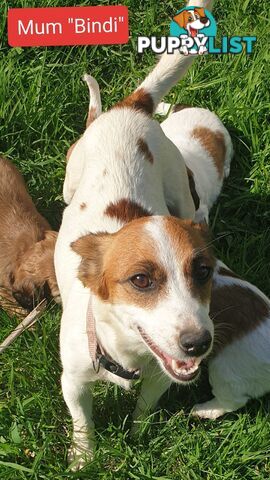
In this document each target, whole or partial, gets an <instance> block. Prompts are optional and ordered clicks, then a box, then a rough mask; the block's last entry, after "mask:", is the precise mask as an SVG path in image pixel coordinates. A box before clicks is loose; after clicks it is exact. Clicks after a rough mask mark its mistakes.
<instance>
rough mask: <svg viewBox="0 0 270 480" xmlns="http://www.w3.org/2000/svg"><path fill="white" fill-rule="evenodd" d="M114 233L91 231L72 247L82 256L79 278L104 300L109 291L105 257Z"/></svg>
mask: <svg viewBox="0 0 270 480" xmlns="http://www.w3.org/2000/svg"><path fill="white" fill-rule="evenodd" d="M112 238H113V234H110V233H95V234H94V233H90V234H88V235H85V236H84V237H81V238H79V239H78V240H76V241H75V242H73V243H71V248H72V250H74V252H76V253H77V254H78V255H80V256H81V257H82V260H81V264H80V266H79V270H78V278H79V279H80V280H81V282H82V284H83V285H84V286H85V287H88V288H90V289H91V290H92V292H93V293H94V294H95V295H98V296H99V297H101V298H102V299H103V300H107V299H108V297H109V292H108V288H107V284H106V279H105V272H104V257H105V255H106V253H107V251H108V249H109V247H110V245H111V242H112Z"/></svg>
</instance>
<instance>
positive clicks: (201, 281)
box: [71, 216, 215, 382]
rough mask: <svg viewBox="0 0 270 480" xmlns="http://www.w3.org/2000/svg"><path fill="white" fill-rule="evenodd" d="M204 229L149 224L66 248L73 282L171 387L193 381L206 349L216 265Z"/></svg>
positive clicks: (156, 220) (157, 221) (171, 221)
mask: <svg viewBox="0 0 270 480" xmlns="http://www.w3.org/2000/svg"><path fill="white" fill-rule="evenodd" d="M205 229H206V227H205V226H201V225H198V224H194V223H192V222H191V221H183V220H179V219H176V218H174V217H158V216H152V217H151V216H150V217H145V218H140V219H137V220H133V221H132V222H130V223H128V224H127V225H125V226H124V227H123V228H122V229H120V230H119V231H118V232H117V233H113V234H109V233H97V234H88V235H86V236H84V237H81V238H79V239H78V240H77V241H75V242H73V243H72V245H71V246H72V248H73V250H74V251H75V252H76V253H77V254H79V255H80V256H81V258H82V259H81V264H80V267H79V272H78V276H79V279H80V280H81V281H82V283H83V284H84V286H85V287H89V288H90V289H91V291H92V292H93V293H94V295H95V296H96V300H97V305H99V306H100V303H101V304H103V306H104V305H107V306H108V307H109V309H108V310H109V311H110V313H113V316H114V318H117V319H118V321H119V322H120V324H121V325H122V328H123V329H124V331H129V332H131V336H132V338H133V339H134V337H135V338H136V341H135V343H136V344H137V345H138V344H139V345H140V350H141V349H142V350H143V352H144V354H145V352H148V353H150V352H151V354H152V355H153V356H154V357H156V359H157V360H158V362H159V363H160V365H161V366H162V368H163V370H164V371H165V372H166V373H167V374H168V375H169V376H170V377H171V378H172V379H173V380H174V381H177V382H189V381H192V380H193V379H194V378H195V377H196V376H197V374H198V372H199V364H200V362H201V360H202V359H203V358H204V357H205V356H206V355H207V354H208V353H209V351H210V350H211V346H212V337H213V324H212V321H211V320H210V318H209V315H208V312H209V302H210V294H211V283H212V282H211V278H212V271H213V267H214V263H215V261H214V258H213V256H212V254H211V252H210V250H209V248H208V246H207V239H206V232H205ZM105 310H106V309H105ZM105 310H104V311H105ZM108 310H106V311H108ZM99 311H102V306H101V309H99ZM94 314H96V312H94ZM97 318H98V317H97ZM102 321H107V320H106V319H105V320H104V318H102ZM127 348H129V346H127ZM130 348H132V345H130ZM135 353H136V352H135Z"/></svg>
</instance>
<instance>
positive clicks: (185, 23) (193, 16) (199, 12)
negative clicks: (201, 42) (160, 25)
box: [173, 7, 210, 37]
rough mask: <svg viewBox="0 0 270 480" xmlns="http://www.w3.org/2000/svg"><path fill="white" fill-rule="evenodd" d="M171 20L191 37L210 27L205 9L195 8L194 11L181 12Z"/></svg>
mask: <svg viewBox="0 0 270 480" xmlns="http://www.w3.org/2000/svg"><path fill="white" fill-rule="evenodd" d="M173 20H174V22H176V23H177V24H178V25H179V27H180V28H183V29H185V30H186V31H187V32H188V34H189V36H191V37H197V35H198V33H199V32H200V30H202V29H203V28H206V27H209V25H210V20H209V18H208V16H207V14H206V12H205V9H204V8H201V7H195V8H194V10H187V9H185V10H182V11H181V12H180V13H178V14H177V15H176V16H175V17H173Z"/></svg>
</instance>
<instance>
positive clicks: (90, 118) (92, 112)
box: [86, 107, 97, 128]
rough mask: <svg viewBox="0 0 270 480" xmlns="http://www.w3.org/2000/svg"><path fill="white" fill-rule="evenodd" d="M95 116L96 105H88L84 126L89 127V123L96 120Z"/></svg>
mask: <svg viewBox="0 0 270 480" xmlns="http://www.w3.org/2000/svg"><path fill="white" fill-rule="evenodd" d="M96 118H97V109H96V107H90V109H89V111H88V116H87V120H86V128H87V127H89V125H90V124H91V123H93V122H94V120H96Z"/></svg>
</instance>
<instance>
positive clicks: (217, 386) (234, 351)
mask: <svg viewBox="0 0 270 480" xmlns="http://www.w3.org/2000/svg"><path fill="white" fill-rule="evenodd" d="M219 266H222V267H226V266H225V265H224V264H222V262H218V264H217V272H216V274H215V276H214V280H215V281H214V286H213V294H214V293H215V289H218V288H220V287H223V286H226V285H230V286H233V285H238V286H241V287H243V288H245V289H250V290H252V292H253V293H255V294H256V295H258V296H260V297H261V298H262V300H263V301H264V302H265V303H266V304H267V305H268V309H269V312H268V316H267V318H265V319H264V320H263V321H262V323H260V324H259V325H258V326H257V327H256V328H255V329H254V330H252V331H250V332H248V333H247V334H245V335H244V336H243V337H242V338H240V339H238V340H234V341H233V342H232V343H231V344H230V345H227V346H226V347H225V348H224V349H223V350H221V352H220V353H218V354H217V355H216V356H215V357H214V358H211V359H210V360H209V380H210V384H211V386H212V393H213V395H214V398H213V399H212V400H210V401H208V402H205V403H202V404H198V405H195V407H194V408H193V414H194V415H197V416H199V417H201V418H211V419H216V418H218V417H220V416H221V415H224V413H226V412H232V411H234V410H237V409H238V408H241V407H243V406H244V405H245V404H246V403H247V401H248V400H249V399H251V398H259V397H261V396H262V395H264V394H265V393H267V392H269V391H270V354H269V352H270V300H269V299H268V298H267V297H266V296H265V295H264V294H263V293H262V292H261V291H260V290H259V289H258V288H257V287H255V286H254V285H252V284H250V283H249V282H247V281H244V280H241V279H237V278H233V277H227V276H223V275H220V274H219V273H218V268H219ZM239 307H240V305H238V308H239Z"/></svg>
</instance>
